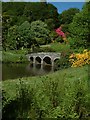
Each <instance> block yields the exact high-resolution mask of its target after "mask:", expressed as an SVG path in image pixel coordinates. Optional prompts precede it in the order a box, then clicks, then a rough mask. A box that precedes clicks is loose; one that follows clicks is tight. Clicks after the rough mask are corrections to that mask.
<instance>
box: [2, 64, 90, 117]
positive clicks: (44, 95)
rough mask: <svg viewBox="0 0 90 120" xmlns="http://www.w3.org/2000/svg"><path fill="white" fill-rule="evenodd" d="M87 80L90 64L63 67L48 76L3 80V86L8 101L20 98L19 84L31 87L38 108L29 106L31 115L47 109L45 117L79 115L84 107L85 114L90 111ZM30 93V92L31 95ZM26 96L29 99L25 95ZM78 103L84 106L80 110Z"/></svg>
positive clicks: (34, 104) (34, 103)
mask: <svg viewBox="0 0 90 120" xmlns="http://www.w3.org/2000/svg"><path fill="white" fill-rule="evenodd" d="M20 81H23V83H24V84H21V85H20ZM87 83H88V67H87V66H83V67H78V68H68V69H63V70H60V71H57V72H55V73H52V74H48V75H44V76H38V77H24V78H22V79H15V80H7V81H3V82H2V88H3V90H4V91H5V93H6V94H5V97H6V99H7V101H8V102H9V101H11V100H14V99H16V98H17V93H18V91H19V89H17V88H20V86H21V87H22V88H23V89H21V91H22V92H25V93H27V90H28V91H32V92H33V93H32V92H30V93H29V95H30V96H33V107H34V108H33V107H32V108H30V109H29V111H28V113H30V114H28V115H27V116H28V117H31V116H32V118H35V116H36V117H38V116H39V115H40V111H41V110H43V112H44V113H43V115H42V116H43V117H45V118H57V116H59V117H60V118H62V117H63V116H65V118H78V117H79V115H80V114H81V111H82V110H84V113H83V114H88V113H90V110H89V107H90V104H89V103H90V102H89V100H90V93H89V92H88V87H89V86H88V84H87ZM23 85H25V86H26V87H23ZM32 94H33V95H32ZM29 95H27V94H26V96H27V97H28V96H29ZM22 99H25V101H27V98H26V97H25V95H23V97H22ZM28 99H31V98H28ZM8 102H7V103H8ZM78 103H79V104H78ZM77 105H78V106H79V107H80V108H79V112H77V109H76V107H77ZM28 106H29V104H28ZM37 109H38V111H39V112H38V113H37Z"/></svg>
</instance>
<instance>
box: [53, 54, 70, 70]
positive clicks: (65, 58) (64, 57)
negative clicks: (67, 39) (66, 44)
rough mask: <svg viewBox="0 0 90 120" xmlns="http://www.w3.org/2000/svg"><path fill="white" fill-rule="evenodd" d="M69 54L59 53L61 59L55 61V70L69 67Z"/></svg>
mask: <svg viewBox="0 0 90 120" xmlns="http://www.w3.org/2000/svg"><path fill="white" fill-rule="evenodd" d="M70 53H71V52H69V53H65V52H62V53H61V58H60V60H57V61H56V63H55V64H56V69H63V68H68V67H70V66H71V63H70V62H69V55H70Z"/></svg>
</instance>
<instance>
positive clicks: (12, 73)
mask: <svg viewBox="0 0 90 120" xmlns="http://www.w3.org/2000/svg"><path fill="white" fill-rule="evenodd" d="M53 71H54V68H52V66H50V65H44V66H43V65H40V64H37V65H33V64H23V63H8V64H2V80H8V79H16V78H22V77H29V76H41V75H45V74H48V73H50V72H53Z"/></svg>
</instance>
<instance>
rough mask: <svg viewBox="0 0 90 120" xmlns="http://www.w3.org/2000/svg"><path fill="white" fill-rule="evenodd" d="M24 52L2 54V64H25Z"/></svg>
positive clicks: (5, 52) (12, 51)
mask: <svg viewBox="0 0 90 120" xmlns="http://www.w3.org/2000/svg"><path fill="white" fill-rule="evenodd" d="M26 53H27V51H26V50H17V51H16V50H10V51H3V52H2V62H4V63H7V62H8V63H13V62H14V63H16V62H18V63H19V62H27V61H28V60H27V58H26Z"/></svg>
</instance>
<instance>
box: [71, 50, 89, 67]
mask: <svg viewBox="0 0 90 120" xmlns="http://www.w3.org/2000/svg"><path fill="white" fill-rule="evenodd" d="M69 58H70V60H69V61H70V62H71V64H72V66H71V67H80V66H83V65H86V64H90V51H88V50H87V49H86V50H84V51H83V53H82V54H80V53H77V54H74V53H73V54H71V55H70V57H69Z"/></svg>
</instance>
